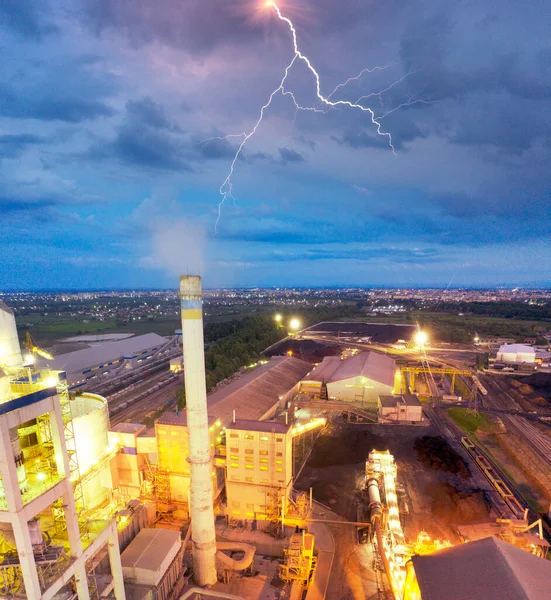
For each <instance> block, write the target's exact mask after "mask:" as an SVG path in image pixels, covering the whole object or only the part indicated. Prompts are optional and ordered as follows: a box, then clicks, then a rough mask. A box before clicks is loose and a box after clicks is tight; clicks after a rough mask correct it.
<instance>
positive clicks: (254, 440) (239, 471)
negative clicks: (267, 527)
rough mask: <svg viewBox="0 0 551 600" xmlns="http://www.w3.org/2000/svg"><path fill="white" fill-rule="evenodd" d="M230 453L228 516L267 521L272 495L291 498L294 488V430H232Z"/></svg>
mask: <svg viewBox="0 0 551 600" xmlns="http://www.w3.org/2000/svg"><path fill="white" fill-rule="evenodd" d="M232 427H233V426H232ZM226 453H227V457H226V464H227V475H226V498H227V516H228V517H229V518H230V519H234V520H235V519H237V520H245V521H253V520H261V521H262V520H264V519H266V513H267V512H268V510H269V503H270V501H271V500H272V499H271V496H270V495H271V493H272V491H273V490H274V489H275V490H277V491H278V494H279V496H280V497H281V495H282V494H283V495H285V496H287V497H288V495H289V492H290V489H291V486H292V473H293V440H292V434H291V430H290V428H289V429H288V430H287V432H283V433H282V432H281V431H277V432H270V431H254V430H251V429H232V428H230V427H228V429H227V431H226Z"/></svg>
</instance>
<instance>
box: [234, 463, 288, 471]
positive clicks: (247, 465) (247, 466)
mask: <svg viewBox="0 0 551 600" xmlns="http://www.w3.org/2000/svg"><path fill="white" fill-rule="evenodd" d="M279 462H280V464H281V461H279ZM230 467H231V468H232V469H239V467H240V465H239V463H238V462H231V463H230ZM258 468H259V469H260V470H261V471H269V470H270V467H269V466H268V465H260V466H259V467H258ZM245 469H254V464H250V463H245ZM276 472H277V473H283V467H276Z"/></svg>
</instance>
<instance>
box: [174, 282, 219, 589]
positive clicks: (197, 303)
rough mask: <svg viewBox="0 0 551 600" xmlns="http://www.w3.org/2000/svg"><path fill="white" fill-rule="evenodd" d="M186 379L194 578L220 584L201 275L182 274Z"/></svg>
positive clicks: (200, 582)
mask: <svg viewBox="0 0 551 600" xmlns="http://www.w3.org/2000/svg"><path fill="white" fill-rule="evenodd" d="M180 300H181V308H182V340H183V344H184V378H185V385H186V403H187V406H186V412H187V426H188V431H189V458H188V461H189V463H190V478H191V482H190V515H191V540H192V548H193V550H192V556H193V573H194V575H193V577H194V580H195V583H197V585H213V584H214V583H216V580H217V577H216V559H215V554H216V534H215V531H214V508H213V499H212V480H211V468H212V467H211V462H212V457H211V451H210V444H209V425H208V417H207V389H206V382H205V354H204V352H205V350H204V340H203V310H202V307H203V300H202V293H201V277H199V276H198V275H186V276H182V277H180Z"/></svg>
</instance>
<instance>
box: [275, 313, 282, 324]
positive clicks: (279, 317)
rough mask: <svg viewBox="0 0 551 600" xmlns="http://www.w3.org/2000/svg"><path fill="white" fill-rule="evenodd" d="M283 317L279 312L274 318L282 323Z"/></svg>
mask: <svg viewBox="0 0 551 600" xmlns="http://www.w3.org/2000/svg"><path fill="white" fill-rule="evenodd" d="M282 319H283V317H282V316H281V315H280V314H279V313H278V314H277V315H275V317H274V320H275V322H276V323H281V320H282Z"/></svg>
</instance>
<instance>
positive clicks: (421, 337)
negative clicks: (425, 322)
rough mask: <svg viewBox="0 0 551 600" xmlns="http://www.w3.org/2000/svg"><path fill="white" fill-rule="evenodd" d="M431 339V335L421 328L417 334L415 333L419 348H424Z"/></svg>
mask: <svg viewBox="0 0 551 600" xmlns="http://www.w3.org/2000/svg"><path fill="white" fill-rule="evenodd" d="M428 340H429V336H428V335H427V334H426V333H425V332H424V331H421V330H419V331H418V332H417V333H416V334H415V345H416V346H417V347H418V348H423V347H424V346H425V345H426V343H427V342H428Z"/></svg>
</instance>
